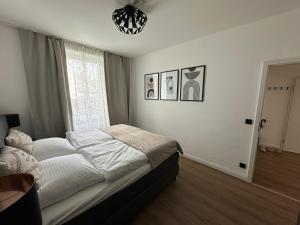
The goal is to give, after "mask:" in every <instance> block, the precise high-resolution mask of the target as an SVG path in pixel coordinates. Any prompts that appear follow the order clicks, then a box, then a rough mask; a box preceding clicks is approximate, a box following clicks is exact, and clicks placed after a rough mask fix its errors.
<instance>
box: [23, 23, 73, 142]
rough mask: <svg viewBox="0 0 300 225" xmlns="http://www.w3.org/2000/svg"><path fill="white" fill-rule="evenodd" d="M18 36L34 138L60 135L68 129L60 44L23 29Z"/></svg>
mask: <svg viewBox="0 0 300 225" xmlns="http://www.w3.org/2000/svg"><path fill="white" fill-rule="evenodd" d="M19 36H20V41H21V46H22V54H23V59H24V67H25V73H26V79H27V86H28V92H29V100H30V107H31V117H32V127H33V132H34V137H35V138H37V139H39V138H48V137H64V136H65V132H66V131H67V130H70V129H72V127H71V122H70V121H71V115H72V113H71V107H70V96H69V91H68V82H67V81H68V80H67V70H66V56H65V47H64V43H63V41H62V40H60V39H56V38H53V37H49V36H45V35H43V34H39V33H35V32H32V31H28V30H23V29H20V30H19Z"/></svg>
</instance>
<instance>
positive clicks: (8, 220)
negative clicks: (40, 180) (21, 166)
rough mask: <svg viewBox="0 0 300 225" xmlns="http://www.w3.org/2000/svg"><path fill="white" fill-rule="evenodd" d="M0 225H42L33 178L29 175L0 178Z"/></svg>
mask: <svg viewBox="0 0 300 225" xmlns="http://www.w3.org/2000/svg"><path fill="white" fill-rule="evenodd" d="M0 221H1V225H13V224H16V225H17V224H28V225H42V216H41V210H40V205H39V200H38V195H37V191H36V187H35V183H34V178H33V176H32V175H30V174H22V173H20V174H13V175H8V176H3V177H0Z"/></svg>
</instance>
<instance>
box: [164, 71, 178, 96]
mask: <svg viewBox="0 0 300 225" xmlns="http://www.w3.org/2000/svg"><path fill="white" fill-rule="evenodd" d="M178 80H179V70H172V71H165V72H161V73H160V99H161V100H170V101H177V100H178Z"/></svg>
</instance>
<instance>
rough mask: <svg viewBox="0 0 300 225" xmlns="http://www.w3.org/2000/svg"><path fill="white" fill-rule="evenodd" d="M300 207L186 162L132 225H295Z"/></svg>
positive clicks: (193, 163) (254, 187)
mask: <svg viewBox="0 0 300 225" xmlns="http://www.w3.org/2000/svg"><path fill="white" fill-rule="evenodd" d="M299 209H300V204H299V203H297V202H295V201H292V200H290V199H287V198H284V197H282V196H279V195H276V194H274V193H272V192H269V191H266V190H264V189H261V188H259V187H257V186H255V185H253V184H248V183H245V182H243V181H240V180H238V179H236V178H233V177H231V176H229V175H226V174H223V173H221V172H218V171H216V170H213V169H211V168H208V167H206V166H203V165H201V164H198V163H196V162H193V161H191V160H189V159H186V158H181V160H180V173H179V176H178V178H177V181H176V182H175V183H173V184H171V185H170V186H169V187H168V188H167V189H166V190H165V191H164V192H163V193H161V194H160V195H159V196H158V197H157V198H156V199H155V200H154V201H153V202H152V203H151V204H150V205H149V206H147V208H146V209H145V210H144V211H143V212H142V213H140V214H139V215H138V216H137V217H136V218H135V220H134V221H133V222H132V225H296V223H297V222H296V221H297V217H298V212H299Z"/></svg>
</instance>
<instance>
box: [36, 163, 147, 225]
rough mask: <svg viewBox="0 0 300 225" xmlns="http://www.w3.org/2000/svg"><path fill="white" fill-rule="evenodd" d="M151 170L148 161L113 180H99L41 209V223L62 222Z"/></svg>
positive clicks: (55, 224) (47, 224)
mask: <svg viewBox="0 0 300 225" xmlns="http://www.w3.org/2000/svg"><path fill="white" fill-rule="evenodd" d="M150 170H151V166H150V164H149V163H147V164H145V165H143V166H141V167H140V168H138V169H136V170H134V171H132V172H131V173H129V174H127V175H126V176H124V177H122V178H120V179H118V180H115V181H113V182H100V183H97V184H94V185H93V186H90V187H89V188H86V189H83V190H82V191H80V192H78V193H76V194H74V195H72V196H71V197H69V198H67V199H65V200H63V201H60V202H57V203H55V204H53V205H51V206H49V207H46V208H44V209H42V217H43V225H57V224H63V223H65V222H67V221H68V220H70V219H72V218H74V217H76V216H77V215H79V214H81V213H82V212H84V211H86V210H88V209H90V208H92V207H93V206H95V205H97V204H99V203H100V202H102V201H104V200H105V199H107V198H108V197H110V196H111V195H113V194H114V193H116V192H118V191H120V190H122V189H124V188H125V187H127V186H129V185H130V184H132V183H134V182H135V181H137V180H138V179H140V178H141V177H143V176H144V175H145V174H146V173H148V172H149V171H150Z"/></svg>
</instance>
